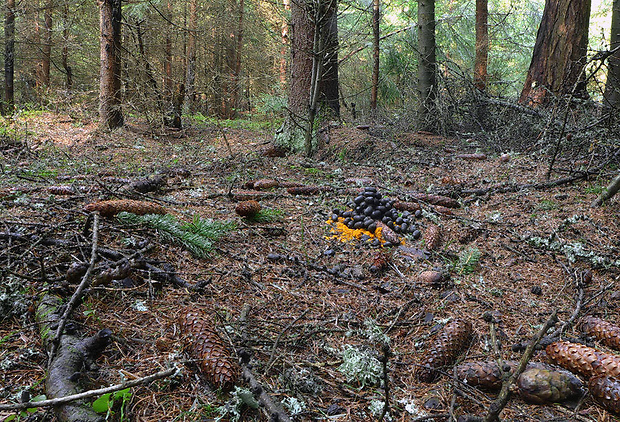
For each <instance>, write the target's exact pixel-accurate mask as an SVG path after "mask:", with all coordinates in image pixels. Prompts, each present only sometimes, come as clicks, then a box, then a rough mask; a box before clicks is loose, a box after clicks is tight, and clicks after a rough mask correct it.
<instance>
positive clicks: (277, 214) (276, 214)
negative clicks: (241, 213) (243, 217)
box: [247, 208, 285, 223]
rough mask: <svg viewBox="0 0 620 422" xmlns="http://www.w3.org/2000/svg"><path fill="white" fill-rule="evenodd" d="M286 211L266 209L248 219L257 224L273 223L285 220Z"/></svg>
mask: <svg viewBox="0 0 620 422" xmlns="http://www.w3.org/2000/svg"><path fill="white" fill-rule="evenodd" d="M284 215H285V214H284V211H282V210H275V209H272V208H264V209H262V210H260V211H259V212H258V213H257V214H255V215H254V216H252V217H248V218H247V219H248V220H250V221H254V222H256V223H273V222H274V221H280V220H282V218H284Z"/></svg>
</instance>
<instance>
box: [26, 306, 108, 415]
mask: <svg viewBox="0 0 620 422" xmlns="http://www.w3.org/2000/svg"><path fill="white" fill-rule="evenodd" d="M60 305H61V300H60V298H58V297H56V296H52V295H46V296H44V297H43V298H42V299H41V301H40V303H39V306H38V307H37V311H36V319H37V322H38V323H39V324H40V333H41V338H42V339H43V343H44V344H45V347H46V349H48V350H49V349H50V348H51V346H52V342H53V340H54V338H55V335H54V333H55V326H56V325H57V324H58V323H59V320H60V316H59V315H58V311H59V307H60ZM111 335H112V332H111V331H110V330H109V329H103V330H101V331H99V332H98V333H97V334H95V335H94V336H91V337H87V338H80V337H78V336H76V335H74V334H73V333H70V332H65V333H64V335H63V336H62V337H61V338H60V340H59V343H58V347H57V348H56V353H55V354H54V356H53V357H52V359H51V362H50V364H49V366H48V368H47V379H46V380H45V390H46V395H47V397H49V398H51V399H54V398H60V397H65V396H69V395H72V394H75V392H76V391H79V390H80V389H81V386H80V385H79V384H80V383H79V380H80V374H81V373H82V371H83V369H84V367H86V368H88V367H89V366H90V364H91V363H92V362H93V361H94V360H95V359H97V357H99V356H100V355H101V353H102V352H103V350H104V349H105V348H106V346H107V345H108V344H109V342H110V337H111ZM54 411H55V414H56V417H57V418H58V420H59V421H60V422H102V421H104V420H105V418H104V417H102V416H101V415H99V414H98V413H97V412H95V411H94V410H93V408H92V406H91V405H90V403H88V402H86V401H84V400H76V401H72V402H69V403H63V404H60V405H58V406H55V407H54Z"/></svg>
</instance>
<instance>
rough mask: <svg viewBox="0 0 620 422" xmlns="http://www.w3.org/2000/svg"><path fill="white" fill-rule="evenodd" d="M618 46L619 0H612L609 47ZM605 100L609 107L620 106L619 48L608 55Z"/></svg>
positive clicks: (619, 31)
mask: <svg viewBox="0 0 620 422" xmlns="http://www.w3.org/2000/svg"><path fill="white" fill-rule="evenodd" d="M618 47H620V0H614V3H613V11H612V14H611V38H610V41H609V48H610V49H611V50H613V49H614V48H618ZM605 101H606V104H607V105H608V106H610V107H613V108H620V50H618V51H616V52H615V53H614V54H613V55H612V56H611V57H609V66H608V70H607V83H606V84H605Z"/></svg>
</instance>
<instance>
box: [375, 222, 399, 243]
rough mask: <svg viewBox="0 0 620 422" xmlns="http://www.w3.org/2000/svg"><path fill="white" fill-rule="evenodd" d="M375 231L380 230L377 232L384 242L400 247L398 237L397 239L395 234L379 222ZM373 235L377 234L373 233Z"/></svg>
mask: <svg viewBox="0 0 620 422" xmlns="http://www.w3.org/2000/svg"><path fill="white" fill-rule="evenodd" d="M377 229H381V231H380V232H379V233H380V237H381V239H383V240H385V241H386V242H390V243H391V244H393V245H400V242H401V241H400V237H398V235H397V234H396V232H395V231H394V230H392V229H391V228H389V227H388V226H387V225H385V224H383V223H382V222H381V221H377ZM375 234H377V233H376V232H375Z"/></svg>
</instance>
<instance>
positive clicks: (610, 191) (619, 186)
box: [590, 174, 620, 207]
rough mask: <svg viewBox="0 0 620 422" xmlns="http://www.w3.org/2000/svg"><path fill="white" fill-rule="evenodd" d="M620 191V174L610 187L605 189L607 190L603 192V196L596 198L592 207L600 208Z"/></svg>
mask: <svg viewBox="0 0 620 422" xmlns="http://www.w3.org/2000/svg"><path fill="white" fill-rule="evenodd" d="M619 190H620V174H618V175H617V176H616V177H615V178H614V179H613V180H612V181H611V183H610V184H609V186H607V187H606V188H605V190H603V192H601V194H600V195H599V197H598V198H596V199H595V200H594V201H592V204H591V205H590V206H591V207H598V206H600V205H602V204H603V202H605V201H607V200H608V199H610V198H611V197H613V196H614V195H615V194H616V193H618V191H619Z"/></svg>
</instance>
